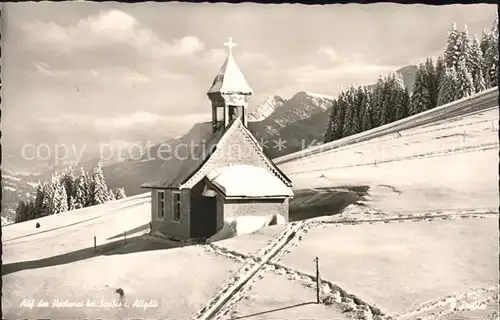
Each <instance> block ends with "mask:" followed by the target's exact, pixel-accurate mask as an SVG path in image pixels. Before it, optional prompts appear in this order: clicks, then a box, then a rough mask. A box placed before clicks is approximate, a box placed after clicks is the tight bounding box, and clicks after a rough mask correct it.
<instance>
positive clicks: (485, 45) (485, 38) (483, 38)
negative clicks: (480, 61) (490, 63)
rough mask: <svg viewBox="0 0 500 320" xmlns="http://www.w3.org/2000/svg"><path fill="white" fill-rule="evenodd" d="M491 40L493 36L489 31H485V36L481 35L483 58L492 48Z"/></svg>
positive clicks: (480, 44)
mask: <svg viewBox="0 0 500 320" xmlns="http://www.w3.org/2000/svg"><path fill="white" fill-rule="evenodd" d="M490 40H491V34H490V33H489V32H488V30H486V29H484V30H483V34H482V35H481V42H480V43H479V47H480V48H481V52H482V54H483V57H484V56H485V55H486V50H488V47H489V46H490Z"/></svg>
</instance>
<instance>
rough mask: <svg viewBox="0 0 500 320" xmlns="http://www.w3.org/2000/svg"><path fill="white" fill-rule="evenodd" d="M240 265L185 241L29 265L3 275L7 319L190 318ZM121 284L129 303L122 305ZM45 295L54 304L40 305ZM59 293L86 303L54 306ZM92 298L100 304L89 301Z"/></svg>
mask: <svg viewBox="0 0 500 320" xmlns="http://www.w3.org/2000/svg"><path fill="white" fill-rule="evenodd" d="M40 250H42V249H40ZM238 267H239V264H238V263H237V262H234V261H231V260H229V259H224V258H223V257H217V256H215V255H211V254H209V253H206V252H205V250H204V249H203V248H200V247H185V248H176V249H169V250H155V251H145V252H137V253H133V254H110V255H99V256H96V257H93V258H88V259H85V260H80V261H75V262H73V263H67V264H61V265H54V266H51V267H46V268H37V269H31V270H29V269H26V270H23V271H18V272H16V273H11V274H8V275H5V276H3V277H2V278H3V279H2V280H3V297H2V311H3V319H21V318H28V319H41V318H45V319H84V318H90V319H92V318H93V319H134V318H135V319H158V318H159V317H160V316H162V317H164V318H168V319H189V318H190V317H191V316H192V315H193V314H194V313H195V312H196V311H197V310H198V309H200V308H201V307H202V306H203V305H204V304H205V302H206V301H207V300H208V299H210V298H211V297H212V296H213V295H214V294H215V293H216V292H217V291H218V290H219V289H220V287H222V286H223V285H224V284H225V282H226V281H227V279H228V277H230V276H231V274H232V272H234V271H236V270H237V269H238ZM117 288H122V289H123V291H124V299H123V305H125V303H127V304H128V307H123V308H121V307H117V306H116V303H118V302H119V301H120V300H119V296H118V294H117V293H116V292H115V290H116V289H117ZM23 299H34V301H35V306H34V307H33V308H29V307H28V306H24V307H20V306H21V304H22V301H23ZM42 299H43V300H44V301H47V302H48V303H49V306H48V307H37V304H38V303H39V302H40V301H41V300H42ZM55 299H59V300H61V301H66V300H67V301H68V302H70V303H72V302H73V303H74V302H80V303H82V304H83V305H82V306H73V307H57V306H56V307H52V303H53V302H54V300H55ZM88 300H90V301H94V302H95V305H94V306H86V303H87V301H88ZM141 300H143V301H144V303H141ZM113 303H115V305H113ZM134 304H135V305H134Z"/></svg>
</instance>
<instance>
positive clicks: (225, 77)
mask: <svg viewBox="0 0 500 320" xmlns="http://www.w3.org/2000/svg"><path fill="white" fill-rule="evenodd" d="M224 45H225V46H227V47H228V48H229V53H228V56H227V59H226V61H225V62H224V64H223V65H222V67H221V68H220V71H219V73H218V74H217V76H216V77H215V79H214V82H213V83H212V87H211V88H210V90H208V92H207V93H215V92H220V93H244V94H245V93H246V94H251V93H252V92H253V91H252V88H250V86H249V85H248V83H247V81H246V79H245V76H244V75H243V73H242V72H241V70H240V68H239V67H238V65H237V64H236V61H235V60H234V57H233V53H232V47H235V46H236V44H235V43H233V41H232V38H229V42H227V43H225V44H224Z"/></svg>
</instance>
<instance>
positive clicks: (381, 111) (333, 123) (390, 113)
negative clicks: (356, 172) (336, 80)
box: [325, 73, 410, 142]
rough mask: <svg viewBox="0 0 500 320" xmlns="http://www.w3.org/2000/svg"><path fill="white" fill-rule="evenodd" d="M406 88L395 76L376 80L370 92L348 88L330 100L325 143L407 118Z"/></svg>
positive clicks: (363, 89) (398, 75) (407, 98)
mask: <svg viewBox="0 0 500 320" xmlns="http://www.w3.org/2000/svg"><path fill="white" fill-rule="evenodd" d="M409 100H410V98H409V94H408V89H407V88H406V87H405V85H404V83H403V79H402V77H401V75H400V74H398V73H391V74H389V75H388V76H386V77H380V78H379V79H378V81H377V84H376V85H375V87H374V89H372V90H370V89H368V88H367V87H366V86H365V87H357V88H356V87H354V86H353V85H351V86H349V88H348V89H347V90H342V92H341V93H340V94H339V96H338V97H337V99H335V100H334V101H333V106H332V113H331V115H330V117H331V119H330V123H329V126H328V128H327V132H326V136H325V142H329V141H332V140H337V139H340V138H342V137H347V136H350V135H353V134H356V133H360V132H363V131H366V130H370V129H371V128H375V127H378V126H381V125H384V124H386V123H389V122H392V121H395V120H397V119H401V118H404V117H407V116H408V112H409Z"/></svg>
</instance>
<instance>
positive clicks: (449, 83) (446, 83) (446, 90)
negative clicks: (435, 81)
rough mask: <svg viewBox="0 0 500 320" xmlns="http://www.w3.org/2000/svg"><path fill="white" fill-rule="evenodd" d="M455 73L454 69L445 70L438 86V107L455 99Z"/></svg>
mask: <svg viewBox="0 0 500 320" xmlns="http://www.w3.org/2000/svg"><path fill="white" fill-rule="evenodd" d="M457 88H458V80H457V72H456V70H455V68H453V67H452V68H445V70H444V73H443V75H442V76H441V81H440V84H439V95H438V106H441V105H444V104H447V103H450V102H452V101H455V100H456V99H457V96H458V94H457Z"/></svg>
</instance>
